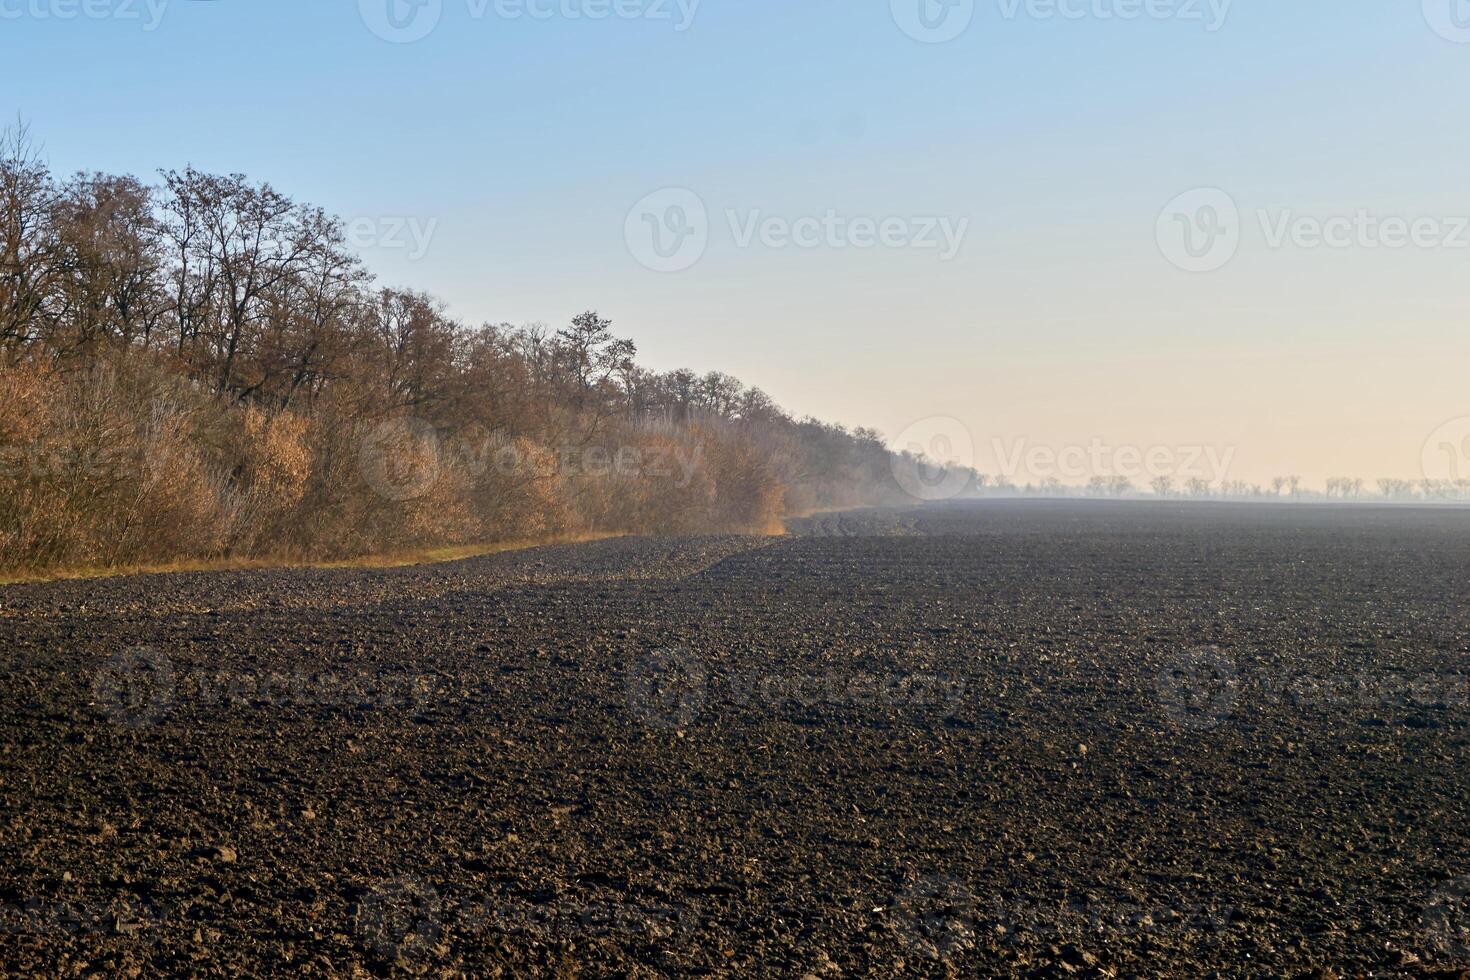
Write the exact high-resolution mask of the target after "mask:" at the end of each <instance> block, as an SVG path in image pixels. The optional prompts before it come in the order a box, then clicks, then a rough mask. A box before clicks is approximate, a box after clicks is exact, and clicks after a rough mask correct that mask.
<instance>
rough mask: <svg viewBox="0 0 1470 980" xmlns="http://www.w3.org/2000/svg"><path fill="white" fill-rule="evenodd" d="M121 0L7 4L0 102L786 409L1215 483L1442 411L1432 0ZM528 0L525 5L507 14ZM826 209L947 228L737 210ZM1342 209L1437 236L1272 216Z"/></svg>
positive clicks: (1409, 444) (111, 156) (1387, 440)
mask: <svg viewBox="0 0 1470 980" xmlns="http://www.w3.org/2000/svg"><path fill="white" fill-rule="evenodd" d="M151 2H152V4H153V6H152V8H150V7H149V0H88V3H90V4H91V6H90V7H87V8H86V9H85V10H83V9H82V0H0V59H3V63H4V65H5V69H4V78H5V81H4V85H3V88H0V111H3V112H4V113H5V114H6V115H7V116H9V117H11V118H14V117H15V116H16V115H19V116H21V117H23V118H24V119H25V120H27V121H28V122H29V123H30V124H31V126H32V128H33V131H34V133H35V135H36V136H37V137H38V138H39V139H40V140H41V141H42V142H43V143H44V145H45V149H46V153H47V156H48V157H49V159H50V161H51V163H52V165H53V167H54V168H55V169H56V170H57V171H59V172H68V171H72V170H75V169H78V168H88V169H100V170H107V171H115V172H131V173H137V174H140V175H150V174H152V173H153V172H154V171H155V170H156V169H157V168H159V167H179V166H183V165H184V164H193V165H194V166H196V167H199V168H202V169H208V170H215V171H241V172H244V173H247V174H249V175H251V176H252V177H256V178H260V179H266V180H269V181H270V182H271V183H272V184H274V185H275V186H276V187H277V188H278V189H280V190H282V191H285V192H286V193H288V194H290V195H292V196H294V197H296V198H298V199H302V200H306V201H310V202H312V203H315V204H320V205H322V206H324V207H326V208H328V209H329V210H331V211H334V212H336V213H338V214H340V215H343V216H344V217H349V218H356V219H359V220H363V221H366V222H367V223H368V225H369V226H370V227H375V228H379V229H387V228H391V227H393V226H394V225H395V223H399V222H411V223H412V227H415V228H418V229H421V230H424V231H427V230H429V229H430V228H432V234H430V235H428V236H427V237H426V240H425V241H424V243H423V244H424V247H423V248H421V249H419V248H413V249H407V248H402V247H395V245H397V244H400V242H395V241H388V242H383V243H373V242H371V241H369V242H367V243H366V244H367V247H365V248H364V255H365V257H366V258H367V260H368V262H369V264H370V266H371V267H372V268H373V269H374V270H375V271H376V272H378V273H379V275H380V277H381V278H382V280H383V281H384V282H386V283H389V284H393V285H412V286H415V287H420V288H425V289H428V290H430V291H432V292H435V293H437V294H439V295H441V296H442V297H443V298H444V299H445V300H446V301H447V302H448V303H449V305H450V307H451V309H452V310H453V311H454V312H455V313H457V314H458V315H460V316H461V317H463V318H464V319H467V320H470V321H479V320H493V321H511V322H517V323H519V322H526V321H534V320H540V321H546V322H549V323H551V324H554V325H555V324H560V323H561V322H564V321H565V320H567V319H568V318H569V317H570V316H571V315H573V314H574V313H576V312H578V311H580V310H582V309H585V308H589V307H595V308H597V309H599V310H600V311H601V312H602V313H603V314H604V315H607V316H610V317H612V318H613V319H614V320H615V322H616V323H617V325H618V327H619V328H620V329H621V330H622V331H624V332H626V333H628V334H631V335H632V336H634V337H635V338H636V339H637V340H638V341H639V344H640V346H641V348H642V350H643V359H644V360H645V361H646V362H648V363H649V364H651V365H653V366H655V367H660V368H669V367H675V366H684V365H687V366H690V367H694V368H697V369H713V368H718V369H722V370H727V371H729V372H731V373H734V374H736V375H738V376H740V377H742V378H743V379H745V380H746V381H748V382H750V383H754V384H759V385H761V386H762V387H765V388H766V389H767V390H768V391H770V392H771V393H772V395H774V396H775V397H776V398H777V399H778V400H779V401H780V402H782V403H783V404H785V405H787V406H788V407H789V408H791V409H793V410H795V411H797V412H811V413H814V414H817V415H820V416H822V417H825V418H830V419H837V420H841V421H844V422H848V423H851V424H869V425H874V426H877V427H878V428H880V429H882V430H883V431H885V432H887V433H889V434H890V435H893V434H897V433H899V432H902V431H904V430H905V429H906V428H907V427H908V426H910V425H911V424H913V423H915V422H916V421H919V420H921V419H924V418H927V417H931V416H952V417H954V418H957V419H960V420H962V421H963V422H964V424H965V426H966V427H967V428H968V429H969V430H970V431H971V432H972V433H973V437H974V440H975V443H976V445H977V451H976V452H977V457H978V460H979V462H980V463H981V465H982V468H984V465H985V462H986V460H985V457H987V456H988V455H989V454H990V449H991V447H992V446H993V445H994V443H995V441H996V440H997V439H1000V440H1008V441H1011V442H1012V443H1013V442H1014V441H1015V440H1026V441H1029V442H1030V443H1032V444H1043V445H1048V446H1062V445H1066V444H1076V443H1082V442H1086V441H1087V440H1090V439H1096V438H1101V439H1104V440H1107V441H1108V442H1110V443H1113V444H1119V445H1121V444H1132V445H1140V446H1151V445H1155V444H1168V445H1176V446H1178V445H1194V444H1208V445H1215V446H1231V447H1234V448H1235V449H1236V450H1237V452H1236V453H1235V455H1234V461H1235V462H1234V466H1235V468H1236V469H1235V472H1234V473H1232V476H1239V477H1240V478H1242V479H1251V480H1258V479H1264V478H1267V477H1268V476H1269V475H1271V474H1272V473H1276V472H1293V473H1301V474H1303V475H1304V476H1307V477H1308V478H1309V479H1320V478H1322V477H1325V476H1329V475H1337V474H1338V473H1344V474H1349V473H1350V474H1357V475H1364V476H1377V475H1402V476H1414V475H1417V474H1416V472H1415V471H1416V470H1417V469H1418V468H1419V465H1420V452H1421V448H1422V446H1423V444H1424V441H1425V439H1426V438H1428V437H1429V436H1430V433H1431V432H1432V431H1433V430H1435V428H1436V427H1438V426H1440V425H1441V424H1442V423H1445V422H1447V421H1449V420H1451V419H1455V418H1458V417H1461V416H1470V385H1467V384H1466V383H1465V375H1464V368H1463V365H1464V364H1466V363H1470V359H1467V357H1466V355H1467V354H1470V339H1467V338H1470V331H1466V330H1465V321H1466V317H1465V314H1466V312H1467V307H1470V302H1467V292H1466V289H1465V283H1466V282H1467V281H1470V279H1467V276H1466V272H1467V268H1466V267H1467V264H1470V248H1466V249H1459V248H1457V247H1452V244H1453V242H1452V240H1453V239H1454V235H1453V234H1452V231H1453V228H1452V225H1453V220H1454V218H1455V217H1456V216H1458V215H1470V193H1467V191H1466V187H1467V182H1466V180H1465V176H1464V164H1465V161H1467V160H1470V127H1467V126H1466V125H1465V123H1464V104H1463V103H1464V95H1465V93H1466V92H1467V91H1470V43H1461V42H1465V41H1470V30H1467V31H1464V32H1457V28H1456V27H1455V25H1456V21H1454V20H1452V19H1450V16H1451V15H1452V14H1454V13H1455V12H1456V10H1457V8H1456V7H1455V5H1456V4H1460V5H1461V6H1460V7H1459V8H1458V12H1459V14H1460V15H1461V16H1462V18H1463V20H1462V21H1461V22H1462V23H1464V24H1466V25H1470V3H1464V2H1463V0H1422V2H1421V0H1336V2H1328V0H1294V2H1290V3H1285V2H1280V0H1235V2H1233V3H1229V4H1226V5H1225V6H1224V7H1223V8H1221V7H1220V4H1221V3H1222V2H1223V0H1215V10H1214V11H1212V8H1211V3H1210V0H1198V2H1196V0H1151V2H1153V3H1154V4H1156V6H1155V7H1154V8H1152V9H1154V10H1156V12H1158V16H1146V15H1145V16H1139V17H1138V18H1136V19H1127V20H1125V19H1120V18H1119V17H1118V16H1116V15H1117V14H1118V13H1119V12H1120V11H1126V10H1128V9H1129V8H1130V0H1058V2H1059V3H1060V4H1061V7H1062V9H1065V10H1066V11H1068V12H1070V13H1071V14H1073V15H1074V16H1063V15H1062V13H1061V11H1060V10H1058V8H1057V6H1056V4H1055V3H1051V4H1049V3H1047V2H1046V0H1031V2H1030V3H1025V2H1018V0H976V2H975V3H974V7H975V9H974V11H973V16H972V19H971V20H970V21H969V23H968V27H967V28H966V29H965V30H964V31H963V32H962V33H960V34H959V35H958V36H957V37H955V38H954V39H953V40H950V41H948V42H945V43H926V42H925V41H924V40H920V39H915V38H914V37H911V36H909V35H908V34H906V33H905V31H904V29H903V26H902V24H903V23H904V22H905V21H906V20H907V22H909V23H912V22H913V21H912V16H911V14H912V8H914V7H915V6H916V5H917V4H919V3H921V2H922V3H926V4H927V3H936V2H937V0H892V2H890V0H861V2H860V0H844V2H837V0H812V2H800V0H701V2H699V3H698V4H697V5H695V6H694V9H693V11H692V14H693V16H692V19H691V20H690V21H689V23H688V24H687V25H685V26H686V27H687V29H684V30H680V29H678V28H679V26H681V25H680V21H681V20H682V19H684V17H685V13H684V12H682V11H681V8H680V6H679V3H678V2H677V0H668V3H667V4H665V3H663V2H661V0H619V3H621V4H622V5H623V6H622V7H620V8H618V9H622V10H624V11H625V12H627V13H631V14H636V15H637V16H630V17H619V16H607V17H603V18H592V17H588V16H585V14H586V13H587V12H588V11H592V12H596V11H597V10H598V9H599V7H598V3H599V0H500V4H501V6H500V7H499V8H497V4H496V3H495V2H490V3H489V4H488V5H484V4H481V3H480V0H441V7H440V9H438V11H437V13H435V12H434V11H433V10H431V9H430V8H425V10H423V11H418V12H417V13H418V15H419V16H431V15H432V16H433V17H434V18H436V19H434V20H433V21H432V23H433V29H432V30H430V31H428V33H427V35H426V36H425V37H423V38H422V39H419V40H416V41H412V42H409V43H392V42H390V41H387V40H384V39H383V38H382V37H380V36H378V35H377V34H375V33H374V31H373V30H372V29H371V27H370V24H374V23H376V24H381V23H385V21H383V19H382V18H383V10H384V8H385V4H386V3H387V2H389V0H362V3H361V4H360V3H359V2H358V0H333V2H320V0H318V2H302V0H292V2H287V0H251V2H248V3H247V2H245V0H168V2H167V3H164V4H163V5H162V6H161V7H160V6H159V4H160V3H162V0H151ZM392 2H395V3H396V2H400V0H392ZM691 2H692V0H685V8H684V9H685V10H687V9H688V7H689V4H690V3H691ZM960 2H961V3H964V2H965V0H960ZM1131 3H1132V6H1133V8H1134V9H1138V8H1144V7H1145V4H1144V3H1143V2H1142V0H1131ZM526 4H531V5H532V7H533V8H534V9H536V10H537V11H540V12H544V13H546V14H547V16H544V17H540V16H538V17H535V18H533V17H530V16H526V15H522V16H518V17H510V16H506V15H505V13H506V12H507V11H510V12H515V11H524V10H525V9H526ZM589 4H590V6H589ZM905 4H908V7H907V8H906V7H905ZM374 5H376V8H375V6H374ZM1437 5H1438V6H1439V7H1442V8H1443V10H1438V9H1436V8H1437ZM600 9H603V10H610V9H613V3H612V0H602V7H601V8H600ZM497 10H498V11H499V12H497ZM1196 10H1198V11H1199V13H1200V16H1201V17H1202V18H1203V19H1199V20H1196V19H1192V15H1193V14H1194V12H1195V11H1196ZM929 11H930V13H931V14H933V15H934V16H935V17H938V16H939V15H940V14H943V13H944V12H945V10H944V8H943V7H940V6H937V5H936V6H933V7H930V8H929ZM957 11H959V12H963V8H957ZM1215 11H1218V12H1221V13H1223V20H1222V21H1221V22H1220V23H1212V20H1213V19H1214V18H1215V17H1216V12H1215ZM404 12H405V15H407V14H412V13H414V12H415V11H413V9H412V8H404ZM573 13H580V14H583V15H584V16H580V17H574V16H569V14H573ZM952 13H953V12H952ZM67 14H74V16H70V17H68V16H66V15H67ZM664 14H667V16H666V17H665V16H661V15H664ZM1109 14H1112V15H1115V16H1107V15H1109ZM155 17H156V23H155V22H154V20H155ZM405 22H407V23H412V24H415V25H423V24H425V23H428V21H412V20H408V21H405ZM931 22H935V21H933V20H931ZM947 23H950V24H953V23H957V22H955V21H950V22H947ZM1435 25H1438V26H1439V28H1440V29H1439V30H1436V29H1435ZM150 27H152V28H153V29H149V28H150ZM1211 27H1216V28H1218V29H1214V30H1211V29H1210V28H1211ZM664 188H683V189H687V190H690V191H693V192H694V193H695V194H696V195H697V197H698V199H699V200H700V202H701V203H702V204H703V205H704V206H705V208H706V209H707V215H708V232H707V238H708V242H707V245H706V247H705V248H704V249H703V251H702V252H701V254H700V256H699V258H698V260H697V261H696V262H694V263H693V264H692V265H690V266H689V267H687V268H681V269H679V270H678V271H675V272H656V271H653V270H651V269H649V268H647V267H646V266H645V264H643V263H641V262H640V261H639V258H638V255H637V254H635V253H636V248H633V247H630V244H629V241H628V238H627V232H626V221H627V218H628V215H629V211H630V208H633V207H634V206H635V204H636V203H637V202H639V201H640V200H641V199H644V198H645V196H647V195H650V194H652V193H654V192H658V191H660V190H662V189H664ZM1194 188H1219V189H1223V190H1225V191H1226V192H1227V193H1228V195H1229V196H1230V198H1231V199H1232V200H1233V202H1234V203H1235V204H1237V205H1238V207H1239V210H1240V213H1241V216H1242V217H1241V222H1242V240H1241V242H1240V244H1239V248H1238V251H1237V252H1236V253H1235V254H1233V256H1232V258H1231V260H1230V261H1229V263H1228V264H1226V265H1224V266H1223V267H1221V268H1218V269H1211V270H1209V271H1206V272H1203V273H1200V272H1186V271H1183V270H1182V269H1180V268H1179V267H1177V265H1176V264H1174V263H1172V262H1171V261H1170V260H1169V258H1168V255H1167V254H1161V252H1162V251H1163V248H1162V246H1161V243H1160V240H1159V237H1158V236H1159V234H1160V233H1159V232H1158V231H1157V229H1156V219H1158V218H1159V215H1160V212H1161V209H1164V208H1166V205H1168V204H1169V202H1170V201H1171V200H1173V199H1175V198H1176V196H1177V195H1180V194H1181V193H1183V192H1186V191H1189V190H1191V189H1194ZM829 211H830V212H833V213H834V214H836V215H838V216H839V217H841V218H842V219H843V220H844V221H852V220H856V219H870V220H872V221H874V222H877V221H881V220H883V219H885V218H892V217H896V218H899V219H901V220H902V221H904V222H906V227H907V228H908V229H909V233H910V234H911V236H917V235H918V232H919V230H921V229H922V226H923V225H924V224H925V222H926V221H927V220H930V219H941V218H943V219H949V220H951V221H953V222H959V221H962V220H963V221H964V222H965V233H964V237H963V240H962V242H961V246H960V248H959V251H958V253H957V254H956V255H955V256H953V257H952V258H948V259H944V258H941V257H940V256H939V255H938V254H936V251H935V250H931V249H925V248H919V247H910V246H908V245H905V246H895V247H869V248H862V247H853V246H852V244H851V242H838V243H837V244H833V243H831V242H830V241H824V242H823V243H822V244H820V245H818V246H817V247H813V248H794V247H789V246H781V245H775V246H773V245H770V244H769V243H763V242H762V240H761V239H760V238H759V237H758V238H757V239H756V240H754V241H753V242H751V243H746V244H742V243H741V241H739V239H738V236H737V235H736V233H735V229H736V226H737V225H739V224H744V223H747V222H750V221H760V220H766V219H773V220H775V221H776V222H778V223H779V224H781V225H782V226H786V227H789V226H790V225H792V224H794V223H798V222H800V221H801V220H802V219H805V218H819V217H820V216H822V215H824V214H826V213H828V212H829ZM1361 211H1366V212H1370V213H1371V214H1372V215H1373V216H1375V218H1377V219H1379V220H1381V219H1382V218H1383V217H1384V216H1402V217H1403V218H1404V219H1406V220H1417V219H1422V218H1425V217H1428V218H1431V219H1434V220H1435V221H1437V222H1438V223H1439V224H1438V227H1439V228H1440V236H1441V238H1442V239H1444V241H1443V243H1442V244H1440V245H1438V246H1435V247H1415V248H1406V249H1385V248H1374V247H1370V245H1371V241H1370V242H1364V241H1362V240H1358V239H1355V240H1354V241H1353V242H1352V244H1351V245H1350V246H1348V247H1344V248H1323V247H1314V246H1311V245H1307V246H1295V245H1290V244H1288V245H1285V246H1276V247H1273V246H1271V245H1270V244H1269V242H1268V241H1267V240H1266V238H1265V234H1264V229H1265V228H1266V227H1267V225H1268V223H1270V222H1277V221H1286V222H1292V221H1295V220H1297V218H1298V217H1300V216H1302V215H1308V216H1316V217H1317V218H1318V219H1325V218H1330V217H1333V216H1343V215H1351V214H1355V213H1357V212H1361ZM730 212H734V217H733V218H732V217H731V216H730V214H729V213H730ZM1262 213H1264V214H1265V218H1262V219H1260V220H1258V216H1259V215H1261V214H1262ZM384 234H387V232H384ZM390 237H391V236H390ZM1360 237H1361V236H1360Z"/></svg>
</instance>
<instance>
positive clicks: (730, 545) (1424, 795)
mask: <svg viewBox="0 0 1470 980" xmlns="http://www.w3.org/2000/svg"><path fill="white" fill-rule="evenodd" d="M792 530H793V534H792V535H791V536H788V537H785V538H779V539H772V538H764V539H757V538H708V539H688V540H675V541H667V540H645V539H625V540H619V541H607V542H601V543H595V544H586V545H574V546H562V547H553V548H545V549H540V550H536V551H529V552H523V553H517V554H503V555H496V556H491V557H486V558H479V559H474V560H470V561H464V562H458V563H454V564H448V565H439V566H430V567H421V568H414V569H403V570H393V571H379V570H374V571H350V570H349V571H276V572H245V573H230V574H211V575H205V574H185V575H172V576H158V577H136V578H123V579H112V580H106V581H97V582H73V583H55V584H46V585H31V586H19V587H12V588H7V589H0V972H4V973H6V974H9V975H15V976H22V975H76V974H98V975H107V976H116V975H121V976H148V977H151V976H159V975H172V974H208V975H218V976H247V975H249V976H254V975H260V976H271V975H288V974H289V975H318V976H329V975H330V976H335V975H344V974H346V975H350V974H353V973H361V974H364V975H387V974H392V973H405V974H424V975H435V976H437V975H457V974H461V973H466V974H474V975H495V974H497V973H503V974H504V975H506V976H524V975H528V974H566V975H572V974H576V975H585V976H618V975H643V976H657V975H691V974H715V975H742V976H744V975H772V976H783V977H788V976H789V977H802V976H805V975H808V974H809V975H812V976H815V977H819V978H828V977H832V978H835V977H862V976H897V975H907V976H925V975H928V976H945V975H963V976H1017V975H1019V976H1058V977H1062V976H1073V977H1112V976H1120V977H1121V976H1140V977H1144V976H1148V977H1152V976H1180V977H1208V976H1287V977H1291V976H1311V977H1332V976H1342V977H1351V976H1357V975H1365V976H1378V977H1388V976H1444V977H1454V976H1460V975H1462V974H1461V972H1460V968H1462V967H1466V966H1470V899H1466V896H1467V894H1470V877H1466V876H1470V726H1467V720H1470V602H1467V596H1470V512H1465V511H1456V510H1432V509H1386V508H1368V507H1364V508H1355V507H1340V508H1339V507H1311V506H1303V507H1288V506H1281V507H1245V506H1242V507H1234V506H1226V505H1198V506H1194V505H1183V504H1181V505H1176V506H1157V505H1148V504H1103V503H1097V504H1082V503H985V504H968V505H963V506H961V505H955V506H947V507H935V508H929V509H925V510H921V511H912V512H906V513H892V512H883V513H872V514H844V515H842V516H841V517H840V518H836V517H830V516H829V517H818V518H813V519H809V520H803V521H795V522H793V525H792ZM1462 900H1464V901H1463V902H1462ZM1465 975H1467V976H1470V974H1465Z"/></svg>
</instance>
